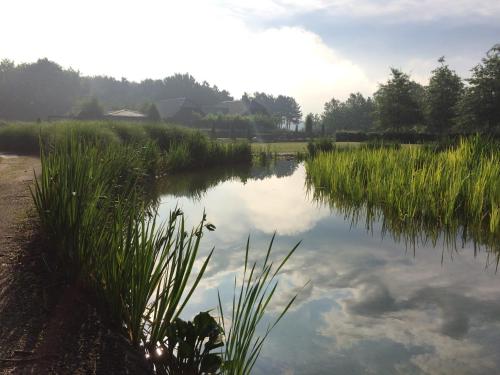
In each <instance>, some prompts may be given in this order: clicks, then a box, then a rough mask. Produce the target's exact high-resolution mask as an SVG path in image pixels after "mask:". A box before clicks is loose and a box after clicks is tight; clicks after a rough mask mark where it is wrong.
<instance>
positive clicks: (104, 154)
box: [32, 131, 295, 374]
mask: <svg viewBox="0 0 500 375" xmlns="http://www.w3.org/2000/svg"><path fill="white" fill-rule="evenodd" d="M77 135H78V133H75V132H73V131H69V132H68V133H66V136H65V137H61V138H59V139H58V141H57V142H56V143H53V144H49V145H44V146H42V152H41V164H42V173H41V176H40V177H37V176H35V186H34V189H33V190H32V195H33V199H34V202H35V207H36V209H37V212H38V215H39V218H40V224H41V228H42V231H43V233H44V234H45V236H46V237H47V239H48V241H49V242H50V244H51V246H50V248H51V249H53V251H54V252H55V254H56V258H57V259H58V261H59V262H58V266H59V269H61V270H64V271H65V272H66V274H67V276H68V278H70V279H71V280H73V281H74V282H76V283H78V284H79V285H80V286H82V287H83V288H85V289H86V290H88V291H90V292H91V293H92V294H94V295H95V296H96V297H97V300H98V301H99V303H100V305H101V306H100V308H101V309H102V311H104V312H105V313H106V316H107V317H108V318H109V320H110V321H111V322H113V323H114V325H115V327H116V328H117V329H118V330H120V331H121V332H122V334H123V335H124V336H125V337H127V339H128V340H129V341H130V343H131V344H132V345H133V346H134V347H135V348H136V349H137V350H139V351H142V352H145V354H147V355H148V357H149V358H150V360H151V361H152V364H153V365H154V368H155V369H156V370H155V371H156V373H168V374H170V373H176V372H172V371H171V369H169V367H170V366H179V363H178V361H171V360H168V361H166V360H165V357H162V356H159V355H158V354H157V351H158V349H159V348H164V349H166V351H164V352H165V353H167V352H168V353H174V352H175V351H176V350H177V349H179V348H181V346H179V348H171V347H169V345H170V343H169V341H168V338H169V337H172V329H175V328H174V327H181V326H183V325H182V324H181V321H180V320H179V319H180V318H179V316H180V314H181V313H182V311H183V309H184V307H185V306H186V305H187V303H188V302H189V299H190V298H191V296H192V294H193V292H194V290H195V289H196V288H197V287H198V285H199V284H200V282H201V280H202V277H203V274H204V272H205V270H206V268H207V266H208V264H209V261H210V259H211V257H212V256H213V250H212V251H211V252H210V253H209V254H208V256H206V257H205V259H203V260H202V261H201V267H199V269H196V270H195V267H194V265H195V262H196V261H197V260H198V258H199V255H198V253H199V251H198V250H199V248H200V241H201V239H202V236H203V232H204V231H205V230H213V229H214V227H213V226H212V225H211V224H209V223H207V221H206V217H205V215H203V217H202V219H201V221H200V223H199V225H198V226H196V227H195V228H193V229H191V230H189V229H188V228H186V226H185V220H184V215H183V213H182V212H181V211H180V210H179V209H175V210H174V211H172V212H171V213H170V216H169V219H168V220H167V222H166V223H163V224H158V223H157V222H156V219H155V218H156V214H157V213H156V210H155V206H154V204H152V203H151V202H149V201H148V199H147V194H146V193H145V185H147V184H148V183H150V181H151V180H152V176H155V175H157V174H159V171H158V169H161V168H163V167H162V165H163V163H166V164H168V163H169V159H168V153H167V157H165V155H162V152H161V149H160V147H159V146H158V144H157V143H156V142H152V141H148V142H145V143H142V144H141V145H140V146H139V147H138V146H137V145H135V146H134V145H131V144H121V143H115V142H111V143H110V144H107V145H106V146H105V147H104V145H103V144H102V143H100V142H96V140H95V139H88V138H85V139H84V140H81V139H78V138H77ZM179 142H180V143H179V144H180V145H182V146H177V145H173V144H172V145H170V148H171V149H175V148H184V149H185V148H186V147H188V146H186V144H184V143H183V141H182V140H180V141H179ZM205 145H206V144H205V143H201V146H200V145H198V151H196V154H197V155H202V154H203V153H204V152H205V150H206V149H205V148H204V147H205ZM210 147H215V151H213V150H214V149H212V151H209V152H216V153H217V155H216V156H215V157H214V160H215V159H219V158H227V157H229V156H231V155H232V153H233V150H232V149H231V147H239V146H231V145H228V146H224V148H217V146H210V145H209V146H208V149H209V150H210ZM199 150H201V151H199ZM190 157H191V156H190ZM177 165H178V164H177ZM271 246H272V242H271V245H270V247H269V250H268V253H267V256H266V259H265V261H264V265H263V268H262V273H261V274H260V276H256V273H254V269H255V265H254V267H253V268H252V271H251V273H250V276H249V278H248V281H247V284H245V287H244V288H243V287H242V292H243V291H244V293H245V296H242V295H240V297H239V301H241V302H239V303H238V305H237V306H236V309H237V310H236V311H235V310H234V308H235V307H233V311H232V318H233V322H234V324H233V326H231V328H230V329H229V331H228V333H227V334H226V337H227V341H226V342H227V343H226V348H227V349H226V353H227V354H225V355H220V358H221V363H222V360H223V359H224V365H223V366H222V367H221V369H222V370H221V371H223V373H225V374H235V373H242V374H243V373H245V374H247V373H249V369H251V367H252V366H253V364H254V363H255V360H256V358H257V356H258V354H259V353H260V350H261V348H262V345H263V343H264V339H265V337H263V338H255V332H256V327H257V325H258V323H259V322H260V321H261V319H262V316H263V314H264V312H265V311H266V308H267V306H268V304H269V302H270V301H271V299H272V297H273V295H274V292H275V290H276V286H277V285H276V283H275V281H276V277H277V274H278V272H279V270H280V269H281V268H282V267H283V265H284V264H285V263H286V261H287V260H288V259H289V257H290V256H291V255H292V253H293V252H294V251H295V248H294V249H293V250H292V251H291V252H290V254H288V256H287V257H286V258H285V259H284V260H283V262H282V263H281V264H280V265H279V267H278V268H277V269H276V270H275V271H272V263H270V262H269V255H270V252H271ZM247 263H248V244H247V255H246V258H245V270H246V269H247V266H248V264H247ZM245 274H246V272H245ZM249 291H250V292H249ZM235 293H236V291H235ZM292 302H293V299H292V301H290V304H291V303H292ZM290 304H289V305H288V306H287V308H286V309H285V311H283V313H282V314H281V315H280V316H279V318H278V319H277V321H276V322H275V324H276V323H277V322H278V321H279V320H280V319H281V318H282V316H283V315H284V314H285V313H286V311H287V310H288V308H289V306H290ZM200 316H204V315H200ZM199 319H201V318H199ZM188 326H189V324H188ZM236 327H240V328H238V330H236V329H237V328H236ZM271 328H272V327H271ZM269 332H270V328H269V329H268V331H267V333H266V335H265V336H266V337H267V335H268V334H269ZM198 339H199V340H201V341H200V342H202V341H203V340H202V339H200V338H198ZM250 343H252V345H253V346H252V347H249V345H250ZM181 344H182V343H178V345H181ZM186 344H189V343H186ZM176 345H177V344H176ZM182 345H184V344H182ZM219 346H220V345H219V344H217V346H214V347H213V348H212V349H214V348H216V347H219ZM183 347H184V346H183ZM179 353H180V352H179ZM182 353H183V355H184V356H186V353H184V352H182ZM206 354H207V353H204V354H203V355H204V356H205V355H206ZM188 358H189V356H188ZM206 358H212V359H213V358H215V357H214V356H213V355H211V356H207V357H206ZM218 358H219V357H218ZM188 362H189V360H188ZM188 365H189V363H187V364H186V366H188ZM204 366H205V367H206V362H204ZM204 366H202V367H204ZM188 367H189V366H188ZM176 368H177V367H176ZM200 368H201V367H200ZM226 368H229V369H231V370H225V369H226ZM233 368H234V369H235V371H236V370H237V372H234V371H233V370H232V369H233ZM243 370H244V371H243ZM247 370H248V371H247ZM152 371H153V368H152ZM200 371H201V370H200ZM242 371H243V372H242ZM193 373H200V374H201V373H206V372H193Z"/></svg>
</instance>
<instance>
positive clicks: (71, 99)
mask: <svg viewBox="0 0 500 375" xmlns="http://www.w3.org/2000/svg"><path fill="white" fill-rule="evenodd" d="M173 98H188V99H190V100H191V101H193V102H194V103H196V104H197V105H199V106H212V105H215V104H217V103H220V102H223V101H228V100H233V97H232V96H231V95H230V94H229V92H228V91H227V90H221V89H219V88H218V87H217V86H215V85H210V84H209V83H208V82H206V81H205V82H198V81H197V80H196V79H195V78H194V77H192V76H191V75H189V74H175V75H173V76H170V77H166V78H165V79H157V80H153V79H146V80H143V81H141V82H131V81H128V80H127V79H125V78H122V79H121V80H117V79H115V78H112V77H107V76H95V77H86V76H82V75H81V74H80V73H79V72H78V71H75V70H73V69H63V68H62V67H61V66H60V65H58V64H56V63H55V62H52V61H49V60H48V59H40V60H38V61H37V62H35V63H26V64H18V65H16V64H14V63H13V62H12V61H10V60H3V61H1V62H0V119H4V120H26V121H34V120H36V119H46V118H47V117H49V116H58V115H68V114H77V113H78V112H79V111H80V110H81V108H82V106H84V105H85V104H87V103H88V102H89V101H91V100H94V101H95V100H97V101H98V103H99V105H101V106H103V107H104V108H105V109H108V110H110V109H121V108H128V109H135V110H139V111H143V112H147V109H148V107H149V105H150V104H151V103H154V102H156V101H158V100H163V99H173ZM252 99H258V100H259V102H261V104H263V105H264V106H265V107H266V109H267V110H268V111H269V114H270V115H271V116H273V115H276V116H283V117H284V118H285V121H286V122H288V123H297V122H298V121H300V119H301V118H302V112H301V111H300V106H299V105H298V104H297V102H296V101H295V99H294V98H292V97H289V96H285V95H279V96H277V97H275V96H272V95H268V94H265V93H255V94H253V95H248V94H245V95H244V96H243V97H242V100H244V101H245V100H247V101H248V100H252Z"/></svg>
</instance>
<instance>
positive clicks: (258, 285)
mask: <svg viewBox="0 0 500 375" xmlns="http://www.w3.org/2000/svg"><path fill="white" fill-rule="evenodd" d="M273 242H274V235H273V238H272V239H271V243H270V244H269V248H268V250H267V254H266V257H265V259H264V262H263V263H262V265H261V267H260V270H259V269H258V268H257V263H253V265H251V266H250V264H249V261H248V254H249V250H250V239H248V241H247V246H246V252H245V264H244V271H243V278H242V282H241V286H240V287H239V292H238V290H237V286H236V285H237V281H236V278H235V280H234V295H233V303H232V313H231V326H230V328H229V329H226V327H225V322H224V309H223V307H222V302H221V300H220V296H219V313H220V315H221V320H222V326H223V329H224V332H226V334H225V336H226V347H225V350H224V353H223V367H222V374H227V375H249V374H251V371H252V368H253V366H254V365H255V362H256V361H257V358H258V357H259V355H260V352H261V350H262V347H263V345H264V342H265V340H266V339H267V337H268V336H269V334H270V332H271V331H272V329H273V328H274V327H275V326H276V325H277V324H278V322H279V321H280V320H281V319H282V318H283V316H284V315H285V314H286V312H287V311H288V309H289V308H290V306H291V305H292V303H293V302H294V301H295V299H296V297H297V296H295V297H293V298H292V299H291V300H290V301H289V302H288V304H287V305H286V307H285V308H284V309H283V310H282V311H281V313H280V314H279V315H278V317H277V318H276V319H275V320H274V322H273V323H271V324H269V325H268V326H267V328H266V330H265V333H264V334H263V335H262V336H258V337H255V335H256V332H257V328H258V327H259V324H260V322H261V320H262V318H263V317H264V313H265V312H266V310H267V307H268V305H269V303H270V302H271V300H272V298H273V296H274V293H275V291H276V288H277V286H278V284H277V280H276V278H277V276H278V273H279V272H280V270H281V269H282V268H283V266H284V265H285V264H286V262H287V261H288V260H289V259H290V257H291V256H292V254H293V253H294V252H295V250H296V249H297V247H298V246H299V244H297V245H295V247H294V248H293V249H292V250H291V251H290V252H289V253H288V254H287V255H286V256H285V258H283V260H282V261H281V262H280V263H279V264H278V266H277V267H274V264H273V263H272V262H271V261H270V255H271V250H272V246H273Z"/></svg>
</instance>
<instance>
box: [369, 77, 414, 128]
mask: <svg viewBox="0 0 500 375" xmlns="http://www.w3.org/2000/svg"><path fill="white" fill-rule="evenodd" d="M423 92H424V89H423V88H422V86H421V85H419V84H418V83H416V82H414V81H412V80H410V76H409V75H408V74H405V73H403V72H402V71H400V70H398V69H395V68H391V77H390V78H389V80H388V81H387V83H386V84H383V85H380V88H379V89H378V91H377V92H376V93H375V94H374V98H375V117H376V121H377V124H378V126H379V127H380V128H382V129H392V130H396V131H400V130H403V129H408V128H410V127H412V126H415V125H418V124H421V123H422V121H423V111H422V101H423Z"/></svg>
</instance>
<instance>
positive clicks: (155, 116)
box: [147, 103, 161, 122]
mask: <svg viewBox="0 0 500 375" xmlns="http://www.w3.org/2000/svg"><path fill="white" fill-rule="evenodd" d="M147 116H148V120H149V121H153V122H159V121H160V120H161V116H160V112H158V108H156V105H155V104H154V103H151V105H150V106H149V108H148V112H147Z"/></svg>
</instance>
